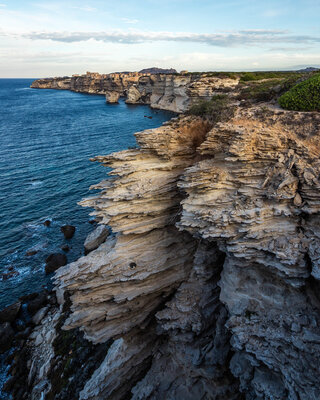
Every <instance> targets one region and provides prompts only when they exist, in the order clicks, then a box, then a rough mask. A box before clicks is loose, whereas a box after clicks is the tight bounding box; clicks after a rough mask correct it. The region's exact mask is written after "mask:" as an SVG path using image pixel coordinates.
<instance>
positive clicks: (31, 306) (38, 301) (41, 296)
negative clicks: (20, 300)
mask: <svg viewBox="0 0 320 400" xmlns="http://www.w3.org/2000/svg"><path fill="white" fill-rule="evenodd" d="M34 295H35V296H34ZM31 296H33V297H31ZM26 297H27V296H26ZM28 301H29V302H28V306H27V310H28V312H29V313H30V314H31V315H34V314H35V313H36V312H37V311H38V310H40V308H42V307H43V306H44V305H45V304H46V303H47V301H48V295H47V293H46V292H40V293H33V294H32V295H30V299H28Z"/></svg>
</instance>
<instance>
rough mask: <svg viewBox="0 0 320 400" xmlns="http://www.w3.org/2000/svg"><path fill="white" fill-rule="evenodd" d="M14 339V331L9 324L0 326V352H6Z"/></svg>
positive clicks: (5, 323)
mask: <svg viewBox="0 0 320 400" xmlns="http://www.w3.org/2000/svg"><path fill="white" fill-rule="evenodd" d="M13 337H14V331H13V329H12V327H11V325H10V323H9V322H4V323H3V324H0V352H1V353H2V352H4V351H6V350H8V349H9V348H10V346H11V343H12V340H13Z"/></svg>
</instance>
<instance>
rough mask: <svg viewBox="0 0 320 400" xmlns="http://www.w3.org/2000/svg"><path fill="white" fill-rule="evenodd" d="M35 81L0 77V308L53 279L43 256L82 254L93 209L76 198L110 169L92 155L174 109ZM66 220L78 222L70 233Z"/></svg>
mask: <svg viewBox="0 0 320 400" xmlns="http://www.w3.org/2000/svg"><path fill="white" fill-rule="evenodd" d="M31 82H32V79H0V309H2V308H3V307H5V306H7V305H9V304H12V303H13V302H15V301H17V300H18V298H19V297H20V296H22V295H26V294H29V293H33V292H37V291H39V290H41V289H42V288H43V287H46V286H48V285H50V279H51V277H52V276H50V275H46V274H45V269H44V267H45V259H46V257H47V256H48V255H49V254H51V253H56V252H62V250H61V246H63V245H66V244H68V245H69V247H70V251H69V252H68V253H66V255H67V258H68V262H72V261H75V260H76V259H78V258H79V257H80V256H81V255H83V254H84V251H83V250H84V248H83V243H84V240H85V238H86V236H87V235H88V233H90V231H92V230H93V229H94V226H93V225H92V224H91V223H90V222H89V221H90V218H92V217H90V215H89V213H90V212H91V211H92V210H90V209H89V208H83V207H81V206H79V205H78V204H77V203H78V202H79V201H80V200H81V199H82V198H84V197H88V196H90V195H93V194H94V193H93V191H89V186H90V185H92V184H95V183H98V182H100V181H101V180H102V179H105V178H106V176H107V173H108V169H107V168H106V167H103V166H101V165H100V164H99V163H96V162H95V163H93V162H91V161H90V160H89V159H90V158H91V157H94V156H96V155H105V154H109V153H112V152H115V151H119V150H123V149H126V148H128V147H131V146H135V145H136V142H135V138H134V135H133V134H134V132H137V131H141V130H144V129H149V128H154V127H157V126H159V125H161V124H162V123H163V122H164V121H167V120H169V119H170V118H172V117H173V116H174V114H173V113H170V112H166V111H160V110H152V109H151V108H150V107H148V106H144V105H127V104H125V102H124V101H120V103H119V104H106V102H105V98H104V96H101V95H88V94H81V93H74V92H71V91H65V90H52V89H31V88H30V84H31ZM148 117H149V118H148ZM46 220H49V221H50V222H51V223H50V226H45V225H44V222H45V221H46ZM65 224H71V225H74V226H75V227H76V232H75V235H74V237H73V238H72V239H70V240H66V239H64V236H63V234H62V233H61V232H60V227H61V226H62V225H65ZM30 252H31V254H32V253H35V254H33V255H28V253H29V254H30Z"/></svg>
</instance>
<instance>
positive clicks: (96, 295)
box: [56, 107, 320, 399]
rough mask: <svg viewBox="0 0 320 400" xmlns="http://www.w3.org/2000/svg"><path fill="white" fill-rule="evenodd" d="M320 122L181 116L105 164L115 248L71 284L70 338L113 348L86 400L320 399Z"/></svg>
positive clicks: (93, 202) (68, 277)
mask: <svg viewBox="0 0 320 400" xmlns="http://www.w3.org/2000/svg"><path fill="white" fill-rule="evenodd" d="M319 127H320V115H319V114H307V113H294V112H283V111H280V110H276V109H273V108H268V109H265V108H264V109H261V108H260V107H252V108H249V109H241V108H238V110H237V113H236V115H235V116H234V118H233V119H232V120H231V121H229V122H226V123H218V124H216V125H215V126H209V125H208V124H207V123H205V122H203V121H202V120H200V119H197V118H192V117H182V118H179V119H178V120H176V121H173V122H171V123H169V124H166V125H164V126H162V127H161V128H158V129H153V130H148V131H144V132H140V133H137V134H136V137H137V142H138V144H139V145H140V149H137V150H128V151H124V152H120V153H116V154H112V155H110V156H101V157H97V158H96V159H95V160H96V161H99V162H101V163H103V165H105V166H108V167H111V168H112V172H111V175H114V176H115V178H113V179H111V180H107V181H104V182H101V183H100V184H99V185H96V186H94V188H99V189H100V190H101V194H100V195H97V196H95V197H94V198H91V199H87V200H84V201H83V202H82V205H84V206H90V207H94V208H95V210H96V211H95V214H96V215H98V216H100V217H102V218H103V221H102V222H103V223H105V224H109V225H110V226H111V227H112V229H113V231H114V232H115V233H117V234H116V236H114V237H113V238H110V239H108V240H107V241H106V243H105V244H103V245H102V246H100V248H99V249H98V250H96V251H95V252H92V253H91V254H90V255H89V256H87V257H85V258H81V259H80V260H78V261H77V262H76V263H73V264H70V265H68V266H66V267H63V268H61V269H60V270H59V272H58V273H57V275H56V284H57V288H58V290H59V291H67V292H68V293H71V302H72V305H71V310H72V313H71V314H70V316H69V318H68V319H67V320H66V322H65V325H64V329H72V328H80V329H81V330H83V331H84V333H85V336H86V337H87V338H88V339H89V340H90V341H93V342H94V343H101V342H107V341H108V340H110V339H111V338H113V339H114V342H113V344H112V345H111V347H110V350H109V352H108V354H107V355H106V358H105V360H104V361H103V363H102V364H101V366H100V367H99V368H98V370H97V371H96V372H95V373H94V374H93V376H92V377H91V379H90V380H89V381H87V382H86V384H85V386H84V388H83V390H82V391H81V393H80V399H101V398H108V399H113V398H114V399H119V398H122V395H123V393H128V392H130V390H131V393H132V398H133V399H150V398H152V399H163V398H171V399H180V398H183V399H189V398H190V399H202V398H212V399H240V398H241V393H243V394H244V395H245V397H246V398H247V399H297V398H301V399H317V398H319V396H320V385H319V380H318V372H319V370H318V366H319V360H320V314H319V309H320V303H319V300H320V298H319V288H320V285H319V279H320V273H319V250H318V249H319V237H320V231H319V210H320V192H319V180H318V177H319V172H320V162H319V148H320V147H319Z"/></svg>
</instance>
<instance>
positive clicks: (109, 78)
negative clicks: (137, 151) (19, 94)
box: [31, 72, 239, 113]
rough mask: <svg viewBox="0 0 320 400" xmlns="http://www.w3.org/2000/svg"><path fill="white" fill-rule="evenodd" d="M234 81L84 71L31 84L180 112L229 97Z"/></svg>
mask: <svg viewBox="0 0 320 400" xmlns="http://www.w3.org/2000/svg"><path fill="white" fill-rule="evenodd" d="M238 83H239V77H238V78H236V77H234V78H233V79H231V78H228V77H221V76H208V75H207V74H205V73H204V74H184V73H183V74H177V73H168V72H166V73H150V72H127V73H112V74H98V73H91V72H87V73H86V74H85V75H73V76H72V77H65V78H47V79H39V80H36V81H34V82H33V83H32V85H31V87H32V88H36V89H49V88H51V89H67V90H72V91H75V92H83V93H91V94H103V95H105V96H106V101H107V103H117V102H118V100H119V98H120V97H124V98H125V100H126V102H127V103H128V104H149V105H150V106H151V107H152V108H157V109H162V110H169V111H173V112H178V113H180V112H184V111H186V110H187V109H189V108H190V106H191V105H192V104H194V103H197V102H199V101H200V100H209V99H210V98H211V97H212V96H213V95H214V94H219V93H229V94H230V95H232V96H233V95H234V90H235V88H236V86H237V85H238Z"/></svg>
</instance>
